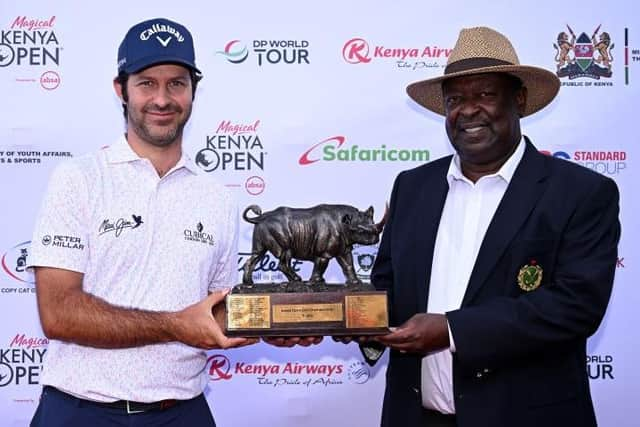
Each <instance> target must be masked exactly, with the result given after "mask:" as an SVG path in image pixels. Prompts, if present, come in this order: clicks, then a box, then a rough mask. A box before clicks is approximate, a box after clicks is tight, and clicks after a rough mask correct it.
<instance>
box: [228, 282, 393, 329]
mask: <svg viewBox="0 0 640 427" xmlns="http://www.w3.org/2000/svg"><path fill="white" fill-rule="evenodd" d="M305 286H307V285H305ZM265 288H266V289H265ZM269 290H270V289H269V287H268V286H256V287H255V288H254V289H252V291H253V293H231V294H229V295H227V297H226V334H227V335H228V336H235V337H237V336H241V337H261V336H313V335H334V336H339V335H354V336H356V335H380V334H385V333H387V332H389V328H388V313H387V293H386V292H385V291H376V290H373V288H372V287H369V288H367V289H366V290H362V289H360V290H358V291H354V290H353V289H352V287H350V286H347V285H344V284H335V285H324V286H323V291H322V292H318V291H317V290H316V291H315V292H314V291H308V292H301V291H300V289H296V291H295V292H282V290H281V291H280V292H273V290H271V291H270V292H269ZM261 291H262V293H259V292H261Z"/></svg>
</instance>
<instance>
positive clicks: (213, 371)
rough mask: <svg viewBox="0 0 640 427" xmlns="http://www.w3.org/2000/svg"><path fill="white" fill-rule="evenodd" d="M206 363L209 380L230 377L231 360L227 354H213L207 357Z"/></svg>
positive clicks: (228, 378)
mask: <svg viewBox="0 0 640 427" xmlns="http://www.w3.org/2000/svg"><path fill="white" fill-rule="evenodd" d="M207 364H208V365H209V379H210V380H211V381H219V380H230V379H231V377H232V375H231V374H230V373H229V371H230V370H231V362H230V361H229V358H228V357H227V356H224V355H222V354H214V355H213V356H211V357H210V358H209V359H207Z"/></svg>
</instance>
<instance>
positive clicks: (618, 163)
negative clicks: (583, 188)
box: [540, 150, 627, 175]
mask: <svg viewBox="0 0 640 427" xmlns="http://www.w3.org/2000/svg"><path fill="white" fill-rule="evenodd" d="M540 152H541V153H542V154H546V155H547V156H553V157H557V158H560V159H564V160H570V161H573V162H576V163H578V164H580V165H582V166H584V167H586V168H589V169H591V170H594V171H596V172H599V173H601V174H603V175H618V174H620V173H622V172H623V171H624V170H625V169H626V168H627V152H626V151H592V150H590V151H587V150H580V151H574V152H572V153H568V152H566V151H555V152H551V151H548V150H540Z"/></svg>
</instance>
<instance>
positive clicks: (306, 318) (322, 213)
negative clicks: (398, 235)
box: [225, 205, 389, 337]
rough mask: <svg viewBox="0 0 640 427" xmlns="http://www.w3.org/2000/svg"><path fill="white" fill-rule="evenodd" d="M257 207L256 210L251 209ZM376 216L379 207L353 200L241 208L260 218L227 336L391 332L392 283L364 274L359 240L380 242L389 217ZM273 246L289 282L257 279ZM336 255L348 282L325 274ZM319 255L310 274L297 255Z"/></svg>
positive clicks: (229, 309) (232, 298) (230, 300)
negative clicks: (385, 286) (367, 279)
mask: <svg viewBox="0 0 640 427" xmlns="http://www.w3.org/2000/svg"><path fill="white" fill-rule="evenodd" d="M250 212H251V213H252V215H251V216H250V215H249V213H250ZM386 215H387V213H386V212H385V215H384V217H383V218H382V220H381V221H380V222H379V223H377V224H376V223H374V220H373V207H370V208H369V209H367V210H366V211H360V210H358V209H356V208H354V207H352V206H347V205H318V206H315V207H312V208H305V209H302V208H290V207H279V208H277V209H274V210H272V211H269V212H264V213H263V212H262V210H261V209H260V207H258V206H256V205H251V206H249V207H247V208H246V209H245V211H244V213H243V215H242V217H243V219H244V220H245V221H247V222H250V223H251V224H253V225H254V229H253V239H252V249H251V255H250V256H249V258H248V259H247V261H246V262H245V264H244V266H243V276H242V283H241V284H239V285H236V286H235V287H234V288H233V289H232V291H231V292H230V293H229V294H228V295H227V297H226V302H225V305H226V319H225V327H226V334H227V335H228V336H242V337H258V336H263V337H265V336H272V337H273V336H314V335H333V336H339V335H351V336H362V335H380V334H385V333H387V332H389V328H388V326H389V317H388V307H387V293H386V291H377V290H375V288H374V287H373V286H372V285H370V284H366V283H363V282H362V281H360V279H358V277H357V275H356V273H355V270H354V266H353V255H352V249H353V245H354V244H360V245H373V244H376V243H378V241H379V240H380V233H381V232H382V228H383V227H384V223H385V222H386ZM267 251H269V252H271V254H272V255H273V256H275V257H276V258H277V259H278V261H279V264H278V270H280V271H281V272H282V273H283V274H284V276H285V277H286V278H287V281H286V282H283V283H262V284H254V283H253V278H252V273H253V271H254V269H255V267H256V264H257V263H258V262H259V261H260V260H261V258H262V257H264V256H265V254H266V253H267ZM332 258H335V259H336V261H337V262H338V264H339V265H340V267H341V268H342V272H343V273H344V276H345V283H333V284H331V283H326V282H325V280H324V278H323V275H324V272H325V270H326V269H327V266H328V265H329V261H330V260H331V259H332ZM292 259H298V260H305V261H311V262H313V272H312V274H311V277H310V278H309V280H307V281H304V280H302V278H301V277H300V276H299V275H298V274H297V273H296V272H295V271H294V269H293V268H292V267H291V260H292Z"/></svg>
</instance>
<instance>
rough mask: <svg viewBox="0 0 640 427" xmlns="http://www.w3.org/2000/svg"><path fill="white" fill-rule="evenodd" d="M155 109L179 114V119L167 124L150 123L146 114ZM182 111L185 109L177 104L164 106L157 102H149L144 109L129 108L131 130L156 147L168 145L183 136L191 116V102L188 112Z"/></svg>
mask: <svg viewBox="0 0 640 427" xmlns="http://www.w3.org/2000/svg"><path fill="white" fill-rule="evenodd" d="M154 111H155V112H168V111H171V112H174V113H176V114H177V115H178V116H177V117H178V121H177V122H172V123H171V124H169V125H166V126H159V125H153V124H150V123H149V122H148V121H145V114H146V113H148V112H154ZM182 113H183V109H182V108H180V106H178V105H176V104H169V105H167V106H165V107H162V108H160V107H158V106H157V105H155V104H147V105H145V106H144V107H143V108H142V111H140V110H137V109H134V108H129V109H128V117H129V128H130V129H129V131H133V132H134V133H135V134H136V135H138V137H139V138H140V139H142V140H143V141H145V142H148V143H149V144H151V145H154V146H156V147H166V146H168V145H171V144H173V143H174V142H176V141H177V140H178V139H180V138H181V137H182V132H183V130H184V127H185V125H186V124H187V121H188V120H189V117H190V116H191V104H190V105H189V106H188V108H187V110H186V112H185V113H184V114H182ZM181 114H182V115H181ZM172 120H173V119H172Z"/></svg>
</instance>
